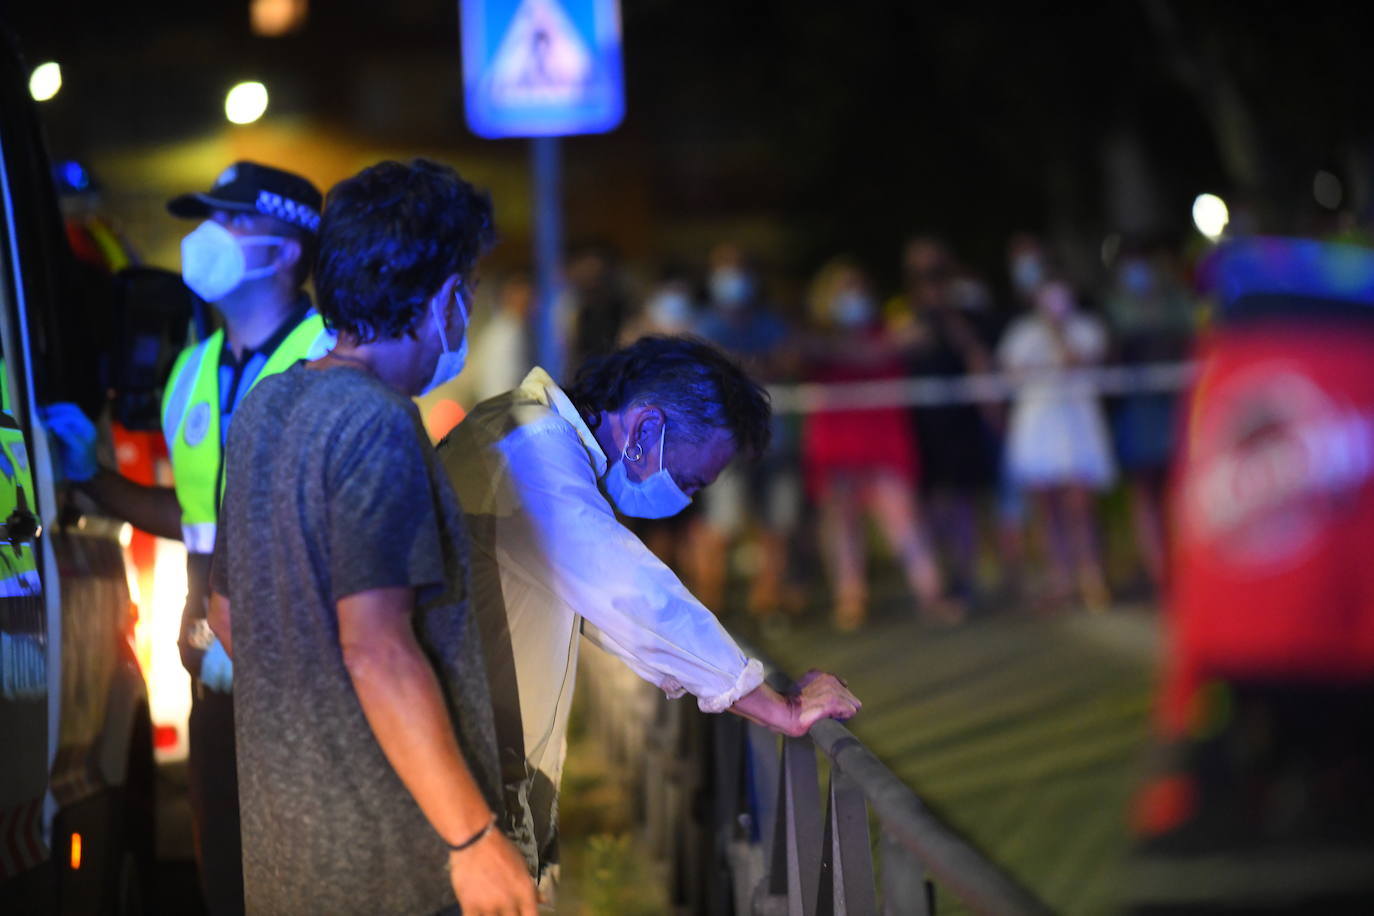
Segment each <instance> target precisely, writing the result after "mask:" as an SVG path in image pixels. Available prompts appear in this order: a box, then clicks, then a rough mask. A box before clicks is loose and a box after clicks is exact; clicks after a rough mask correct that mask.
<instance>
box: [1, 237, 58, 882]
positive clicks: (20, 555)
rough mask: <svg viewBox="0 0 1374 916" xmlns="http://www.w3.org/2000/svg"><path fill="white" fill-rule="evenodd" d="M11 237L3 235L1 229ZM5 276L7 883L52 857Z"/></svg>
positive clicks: (21, 428) (41, 606)
mask: <svg viewBox="0 0 1374 916" xmlns="http://www.w3.org/2000/svg"><path fill="white" fill-rule="evenodd" d="M0 238H3V234H0ZM0 273H3V274H6V275H4V276H0V735H4V736H5V744H6V747H5V751H4V753H0V882H3V881H5V880H7V879H9V878H12V877H15V876H17V875H19V874H22V873H23V872H26V871H28V870H30V869H32V868H34V867H35V866H37V865H39V864H41V863H42V862H44V861H45V860H46V859H47V858H48V852H47V848H46V845H45V843H44V840H43V836H44V829H43V802H44V797H45V795H46V793H47V788H48V755H49V713H50V710H49V704H48V696H49V694H48V640H49V634H48V626H47V611H46V605H45V603H44V599H43V586H42V581H41V578H40V576H39V573H38V537H39V535H40V534H41V533H42V532H41V527H40V524H39V521H38V508H37V505H36V494H35V492H34V488H33V474H32V471H31V467H32V464H31V455H32V454H33V452H32V451H31V449H30V448H29V438H28V433H29V431H30V430H31V429H32V427H31V426H30V425H29V424H28V420H29V418H28V417H27V411H24V410H21V409H18V405H19V404H20V403H22V401H21V400H20V399H17V398H16V397H15V396H14V393H15V392H18V391H20V390H21V389H19V388H18V387H17V386H16V384H15V382H16V379H22V378H23V373H17V372H16V371H15V369H16V360H15V359H14V358H11V354H12V353H16V352H18V354H19V358H20V359H22V349H21V350H19V351H16V346H15V343H16V340H15V336H14V334H15V329H16V328H17V324H16V323H15V322H14V320H13V317H14V314H15V311H14V298H13V287H12V286H11V285H10V283H9V276H8V275H7V272H0Z"/></svg>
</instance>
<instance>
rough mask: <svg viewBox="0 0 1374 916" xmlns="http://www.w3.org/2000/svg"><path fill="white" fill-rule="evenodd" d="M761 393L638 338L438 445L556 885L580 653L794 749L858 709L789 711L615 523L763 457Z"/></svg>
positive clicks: (668, 505) (818, 690)
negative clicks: (790, 741)
mask: <svg viewBox="0 0 1374 916" xmlns="http://www.w3.org/2000/svg"><path fill="white" fill-rule="evenodd" d="M769 413H770V410H769V406H768V399H767V395H766V394H765V392H764V391H763V390H762V389H761V388H760V387H759V386H758V385H757V384H756V383H755V382H754V381H752V380H751V379H750V378H749V377H748V376H747V375H745V373H744V372H743V371H742V370H741V369H740V368H739V367H738V366H737V365H735V364H734V363H733V362H731V361H730V360H729V359H728V358H726V357H725V356H724V355H723V354H721V353H720V352H719V351H718V350H716V349H715V348H713V347H711V346H710V345H709V344H706V343H703V342H702V341H699V340H694V339H691V338H681V337H678V338H674V337H645V338H641V339H640V340H638V341H636V342H635V343H633V344H630V345H629V346H628V347H625V348H623V349H620V350H617V351H615V352H614V353H611V354H608V355H606V356H603V357H600V358H595V359H592V360H591V361H589V362H588V363H586V364H584V365H583V366H582V368H581V369H580V370H579V371H578V373H577V376H576V379H575V381H574V382H573V384H572V385H571V386H569V388H568V390H567V391H564V390H563V389H562V388H560V387H559V386H558V385H557V384H555V383H554V381H553V379H552V378H550V377H549V375H548V373H547V372H545V371H544V370H543V369H540V368H537V367H536V368H535V369H533V370H532V371H531V372H530V374H529V375H528V376H526V377H525V380H524V381H523V382H522V383H521V384H520V386H519V387H518V388H516V389H514V390H512V391H509V392H507V393H505V394H502V395H498V396H497V397H495V398H491V399H490V400H487V401H484V402H483V403H481V404H479V405H477V407H476V408H474V409H473V411H472V413H471V414H469V415H468V418H467V419H466V420H464V421H463V422H462V423H460V424H459V425H458V427H457V429H455V430H454V431H453V433H452V434H450V435H449V437H448V438H447V439H445V440H444V441H443V442H442V443H440V445H439V456H440V458H441V460H442V461H443V464H444V466H445V468H446V469H447V471H448V474H449V479H450V480H451V481H452V482H453V485H454V489H455V491H456V492H457V494H458V498H459V500H460V501H461V503H462V505H463V509H464V511H465V512H466V514H467V518H468V520H469V523H470V530H471V532H472V540H473V550H472V595H473V605H474V608H475V610H476V613H477V618H478V621H479V623H480V625H481V628H482V643H483V646H484V649H485V652H486V662H487V664H486V667H487V676H488V678H489V679H490V682H491V697H492V701H493V702H494V704H495V713H496V732H497V740H498V742H499V746H500V749H501V762H502V768H503V781H504V788H505V797H506V803H507V807H508V810H509V812H510V814H511V816H512V817H513V818H515V819H516V820H517V821H524V822H527V823H529V824H530V825H531V831H530V832H529V833H524V834H522V836H521V841H522V845H523V844H526V843H528V844H529V845H532V846H533V849H534V850H535V851H536V853H537V855H538V860H539V873H540V875H541V878H542V880H543V881H545V882H548V883H552V882H554V881H556V878H557V863H558V793H559V784H560V782H561V779H562V771H563V762H564V756H565V753H566V735H567V728H568V713H569V710H570V709H571V707H572V704H573V694H574V689H575V686H576V681H577V660H578V651H579V646H580V645H581V639H582V638H583V637H586V638H587V639H588V640H590V641H591V642H593V643H594V644H596V645H597V646H599V647H601V648H602V649H604V650H605V651H607V652H609V653H610V654H612V655H614V656H616V657H617V658H619V659H621V660H622V661H623V662H625V664H626V665H628V666H629V667H630V669H631V670H633V671H634V672H635V673H636V674H637V675H639V676H640V677H641V678H643V679H644V680H645V681H648V682H649V683H651V684H653V685H655V686H657V687H659V688H661V689H662V690H663V691H664V692H665V693H666V694H667V695H668V696H670V697H677V696H682V695H683V694H687V693H690V694H691V695H693V696H695V697H696V698H697V705H698V706H699V707H700V709H701V710H702V711H703V712H708V713H719V712H724V711H726V710H730V711H731V712H734V713H736V714H738V715H740V716H743V717H745V718H747V719H749V720H751V721H753V722H758V723H761V724H763V725H766V726H768V727H769V728H772V729H773V730H775V731H779V732H783V733H785V734H789V735H800V734H804V733H805V732H806V730H807V728H809V727H810V725H811V724H812V723H813V722H815V721H816V720H817V719H819V718H821V717H825V716H838V717H839V718H848V717H849V716H851V715H853V714H854V712H855V711H857V709H858V708H859V705H860V704H859V702H858V700H857V699H855V698H854V696H853V695H852V694H850V693H849V691H848V690H847V689H845V687H844V686H843V682H841V681H840V680H839V679H838V678H836V677H834V676H833V675H826V674H821V673H819V672H812V673H810V674H808V675H807V676H805V677H803V678H802V679H801V680H800V681H799V684H800V685H801V687H800V691H799V692H798V693H796V694H795V695H792V696H788V697H784V696H781V695H779V694H778V693H776V692H775V691H774V690H773V689H772V688H770V687H768V686H767V685H766V684H764V683H763V667H762V665H761V663H760V662H759V661H758V660H757V659H752V658H749V657H747V656H745V654H744V653H743V651H742V650H741V649H740V647H739V646H738V645H737V644H736V643H735V641H734V639H733V638H732V637H731V636H730V634H729V633H728V632H727V631H726V630H725V629H724V627H722V626H721V624H720V622H719V621H718V620H717V619H716V617H715V615H714V614H712V612H711V611H710V610H709V609H707V608H706V607H705V606H704V605H703V604H702V603H701V602H700V601H698V600H697V599H696V598H695V597H694V596H693V595H692V594H691V593H690V592H689V591H688V590H687V589H686V588H685V587H684V586H683V584H682V582H681V581H680V580H679V579H678V577H677V576H676V575H674V574H673V572H672V571H671V570H670V569H668V567H666V566H665V565H664V564H663V563H662V562H660V561H659V560H658V558H657V557H655V556H654V555H653V553H651V552H650V551H649V550H648V549H647V548H646V547H645V545H644V544H643V543H642V542H641V541H640V540H639V539H638V538H636V537H635V536H634V534H633V533H632V532H631V531H630V530H629V529H628V528H626V527H625V525H624V524H622V523H621V522H620V520H619V519H618V518H617V515H622V516H627V517H629V518H650V519H654V518H667V517H669V516H672V515H675V514H677V513H679V512H681V511H683V510H684V509H685V508H686V507H687V506H688V505H689V504H690V503H691V501H692V497H693V496H695V495H696V494H697V493H698V492H699V491H701V490H702V489H703V488H705V487H707V486H709V485H710V484H711V482H712V481H714V480H715V479H716V477H717V476H718V475H719V474H720V472H721V470H722V469H723V468H724V467H725V466H726V465H727V464H729V463H730V462H731V461H732V460H734V459H735V457H736V456H737V455H742V456H746V457H747V456H755V455H757V454H759V453H761V452H762V451H763V450H764V449H765V448H766V447H767V443H768V434H769Z"/></svg>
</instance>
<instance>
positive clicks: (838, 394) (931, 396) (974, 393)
mask: <svg viewBox="0 0 1374 916" xmlns="http://www.w3.org/2000/svg"><path fill="white" fill-rule="evenodd" d="M1196 371H1197V364H1196V363H1191V362H1182V363H1151V364H1148V365H1140V366H1101V367H1096V368H1091V369H1056V370H1049V371H1044V372H1021V373H1000V372H989V373H984V374H979V375H963V376H948V377H940V376H918V377H913V378H894V379H883V380H881V381H874V382H834V383H829V384H813V383H804V384H800V385H770V386H769V387H768V393H769V394H770V395H771V396H772V398H773V410H774V411H775V412H777V413H814V412H816V411H819V410H841V409H842V410H876V409H879V408H885V407H948V406H951V405H954V404H977V403H980V402H985V401H1005V400H1008V399H1010V398H1012V397H1014V396H1015V395H1016V393H1017V392H1018V391H1019V390H1021V389H1022V388H1023V387H1024V386H1026V385H1035V386H1036V387H1037V389H1038V391H1037V394H1042V393H1044V392H1045V391H1046V388H1047V387H1048V386H1051V385H1052V386H1054V388H1055V389H1057V390H1059V391H1062V392H1064V393H1079V392H1087V393H1091V394H1099V395H1119V394H1144V393H1147V392H1161V391H1180V390H1182V389H1184V388H1187V387H1188V385H1189V384H1190V383H1191V382H1192V380H1193V375H1194V374H1195V372H1196Z"/></svg>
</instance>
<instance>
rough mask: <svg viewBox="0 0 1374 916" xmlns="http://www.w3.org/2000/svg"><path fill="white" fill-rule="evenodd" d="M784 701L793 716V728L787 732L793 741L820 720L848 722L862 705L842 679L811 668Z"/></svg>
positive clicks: (798, 680) (799, 679)
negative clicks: (794, 717) (789, 707)
mask: <svg viewBox="0 0 1374 916" xmlns="http://www.w3.org/2000/svg"><path fill="white" fill-rule="evenodd" d="M787 700H788V703H789V705H791V706H792V707H793V708H794V710H795V714H796V725H795V728H794V729H788V731H787V733H788V734H789V735H792V736H794V737H797V736H800V735H804V734H806V732H807V730H808V729H810V728H811V726H812V725H814V724H815V723H816V722H817V721H818V720H820V719H841V720H843V719H849V718H851V717H853V715H854V714H855V713H856V712H858V711H859V710H860V709H861V708H863V705H864V704H863V703H861V702H859V698H858V697H856V696H854V694H852V693H850V692H849V685H848V684H846V683H845V682H844V679H843V678H841V677H839V676H837V675H834V674H830V673H829V672H826V671H819V670H817V669H815V668H812V669H811V670H810V671H808V672H806V673H805V674H803V675H802V676H801V677H800V678H798V679H797V685H796V688H795V689H794V690H793V691H792V693H791V694H790V695H789V696H788V698H787Z"/></svg>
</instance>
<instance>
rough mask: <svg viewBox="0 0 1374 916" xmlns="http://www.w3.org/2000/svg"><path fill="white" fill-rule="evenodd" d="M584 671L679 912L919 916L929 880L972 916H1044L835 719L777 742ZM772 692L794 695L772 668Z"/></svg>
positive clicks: (735, 722) (598, 724) (601, 669)
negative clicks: (874, 834)
mask: <svg viewBox="0 0 1374 916" xmlns="http://www.w3.org/2000/svg"><path fill="white" fill-rule="evenodd" d="M755 654H756V653H755ZM583 671H584V674H585V686H586V689H587V693H588V695H587V697H586V701H587V703H588V709H589V712H590V713H591V715H590V716H589V721H590V722H591V723H592V725H593V728H594V730H595V731H596V732H597V733H598V735H599V736H600V738H601V740H602V742H603V743H604V746H605V748H606V751H607V755H608V758H609V760H610V762H611V765H612V766H614V767H616V768H617V769H618V770H619V771H620V774H621V775H622V777H623V778H625V779H626V780H627V781H628V782H629V783H630V784H631V785H632V786H633V787H634V788H635V790H636V791H637V793H638V797H639V798H640V800H641V810H640V814H641V816H642V820H643V824H644V829H645V834H646V840H647V843H648V844H649V850H650V852H651V853H652V854H653V855H654V856H655V857H656V858H657V859H658V860H659V861H660V862H663V863H665V865H666V866H667V869H666V878H667V880H668V883H669V885H670V888H669V889H670V894H671V896H670V899H671V900H672V901H673V902H674V905H675V906H676V907H677V910H678V912H681V913H706V914H712V916H716V914H725V913H732V912H733V913H735V914H738V916H745V914H751V916H752V914H758V916H772V914H787V916H827V914H853V916H858V914H869V913H879V912H881V913H884V914H899V913H900V914H908V913H910V914H921V916H925V914H930V913H933V912H934V909H935V893H934V887H933V885H932V882H934V883H935V884H938V885H939V887H940V888H941V890H942V892H948V893H950V894H952V895H953V896H954V897H956V898H957V899H959V900H960V901H962V902H963V903H964V904H965V905H967V906H968V907H969V908H970V909H972V910H973V911H974V912H978V913H990V914H1039V913H1048V912H1050V911H1049V909H1048V908H1047V907H1046V906H1045V905H1044V904H1043V903H1041V902H1040V901H1039V900H1037V899H1036V898H1035V897H1034V896H1033V895H1032V894H1031V893H1030V892H1029V891H1028V890H1026V889H1025V888H1023V887H1022V886H1021V885H1019V884H1018V883H1017V882H1016V881H1015V880H1014V879H1013V878H1011V877H1010V876H1008V875H1007V874H1006V873H1005V872H1003V871H1002V870H1001V869H999V868H998V867H997V866H996V865H994V864H993V863H992V862H990V861H989V860H988V859H987V858H986V857H985V856H983V855H982V854H981V853H980V852H979V851H978V850H977V849H975V848H974V847H973V846H972V845H970V844H969V843H968V842H967V841H966V840H965V839H963V838H962V837H961V836H959V834H958V833H957V832H955V831H954V830H953V829H951V828H950V827H949V826H948V825H946V824H944V823H943V822H941V821H940V820H939V818H937V817H936V816H935V815H934V814H933V813H931V812H930V810H929V809H927V808H926V806H925V805H923V804H922V803H921V801H920V799H919V798H917V797H916V794H915V793H914V792H912V790H911V789H910V788H909V787H907V786H906V785H905V784H903V783H902V781H901V780H899V779H898V778H897V777H896V776H894V775H893V774H892V772H891V770H889V769H888V768H887V767H886V766H885V765H884V764H883V763H882V762H881V761H880V760H878V758H877V757H875V756H874V755H873V753H872V752H871V751H869V750H868V748H866V747H865V746H864V745H863V744H862V742H860V741H859V739H858V738H856V737H854V735H853V734H852V733H851V732H850V731H849V730H848V729H846V728H845V727H844V726H843V725H841V724H840V723H838V722H835V721H831V720H826V721H822V722H818V723H817V724H816V725H814V726H813V727H812V728H811V731H810V733H809V735H808V736H806V737H802V738H782V737H779V736H778V735H776V734H774V733H772V732H770V731H769V730H767V729H765V728H763V727H762V726H759V725H754V724H752V723H748V722H745V721H744V720H742V719H739V718H738V717H736V716H733V715H728V714H727V715H717V716H708V715H703V714H702V713H700V712H698V711H697V710H696V708H695V705H694V704H693V703H692V702H691V700H690V698H684V699H683V700H679V701H669V700H666V699H664V698H663V696H662V694H660V693H659V692H658V691H656V690H654V689H653V688H652V687H649V685H647V684H644V683H643V682H642V681H640V680H639V679H638V678H636V677H635V676H634V675H633V674H632V673H630V671H629V670H628V669H627V668H625V666H624V665H622V664H621V663H620V662H619V661H618V660H616V659H613V658H610V657H609V656H606V655H604V654H602V653H600V652H596V651H595V650H592V651H588V652H586V653H585V654H584V662H583ZM769 682H770V683H771V684H772V685H773V686H774V687H775V688H776V689H778V690H780V691H786V690H787V689H788V688H789V687H790V686H791V685H790V682H789V681H788V680H787V678H786V677H785V676H783V675H781V674H779V673H777V672H774V673H773V674H772V675H771V676H770V678H769ZM818 751H819V754H818V753H817V752H818ZM822 760H823V761H824V763H825V767H826V769H827V770H828V774H827V784H826V789H825V798H824V801H823V800H822V793H821V766H820V761H822ZM870 812H871V813H872V815H873V817H874V819H875V820H876V821H877V824H878V832H879V838H878V843H877V846H878V856H877V861H876V862H875V860H874V855H873V842H872V839H871V837H870V833H869V815H870Z"/></svg>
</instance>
